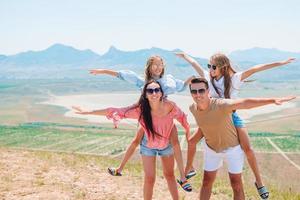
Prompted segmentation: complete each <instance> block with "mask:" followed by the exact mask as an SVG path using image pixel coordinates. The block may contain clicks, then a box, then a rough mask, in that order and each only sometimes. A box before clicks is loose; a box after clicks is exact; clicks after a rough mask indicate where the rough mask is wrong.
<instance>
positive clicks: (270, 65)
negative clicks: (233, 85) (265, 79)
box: [241, 58, 295, 81]
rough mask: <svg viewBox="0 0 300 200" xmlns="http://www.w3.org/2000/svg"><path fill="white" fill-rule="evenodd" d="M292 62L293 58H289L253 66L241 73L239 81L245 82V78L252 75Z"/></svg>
mask: <svg viewBox="0 0 300 200" xmlns="http://www.w3.org/2000/svg"><path fill="white" fill-rule="evenodd" d="M293 61H295V58H289V59H287V60H284V61H279V62H273V63H267V64H260V65H255V66H253V67H251V68H250V69H248V70H246V71H244V72H243V73H242V77H241V80H242V81H243V80H245V79H246V78H248V77H249V76H251V75H252V74H254V73H257V72H261V71H264V70H267V69H272V68H274V67H279V66H282V65H286V64H289V63H291V62H293Z"/></svg>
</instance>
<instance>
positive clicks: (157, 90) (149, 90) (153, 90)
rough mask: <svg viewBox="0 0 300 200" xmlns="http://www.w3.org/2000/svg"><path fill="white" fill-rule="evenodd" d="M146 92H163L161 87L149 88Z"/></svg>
mask: <svg viewBox="0 0 300 200" xmlns="http://www.w3.org/2000/svg"><path fill="white" fill-rule="evenodd" d="M146 92H147V93H148V94H153V93H154V92H155V93H159V92H161V89H160V88H147V89H146Z"/></svg>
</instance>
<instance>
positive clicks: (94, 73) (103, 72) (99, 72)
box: [90, 69, 118, 77]
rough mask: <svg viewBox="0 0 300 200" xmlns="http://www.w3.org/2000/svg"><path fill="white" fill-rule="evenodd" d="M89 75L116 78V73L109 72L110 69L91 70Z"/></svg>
mask: <svg viewBox="0 0 300 200" xmlns="http://www.w3.org/2000/svg"><path fill="white" fill-rule="evenodd" d="M90 74H93V75H98V74H106V75H110V76H115V77H117V76H118V72H116V71H114V70H110V69H91V70H90Z"/></svg>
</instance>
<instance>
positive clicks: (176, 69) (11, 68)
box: [0, 44, 300, 80]
mask: <svg viewBox="0 0 300 200" xmlns="http://www.w3.org/2000/svg"><path fill="white" fill-rule="evenodd" d="M175 52H181V50H180V49H174V50H165V49H161V48H155V47H153V48H150V49H141V50H136V51H122V50H119V49H117V48H116V47H114V46H111V47H110V48H109V50H108V51H107V52H106V53H105V54H103V55H99V54H97V53H95V52H93V51H91V50H78V49H76V48H74V47H71V46H67V45H63V44H54V45H52V46H50V47H49V48H47V49H45V50H41V51H27V52H22V53H18V54H16V55H11V56H6V55H0V78H4V79H19V78H22V79H31V78H41V79H43V78H53V79H55V78H87V77H89V76H90V75H89V74H88V72H87V70H88V69H93V68H109V69H114V70H120V69H129V70H133V71H135V72H137V73H140V74H142V73H143V70H144V65H145V63H146V60H147V58H148V57H149V56H151V55H160V56H162V57H163V58H164V60H165V61H166V65H167V73H170V74H172V75H174V76H178V78H180V79H185V78H186V77H188V76H190V75H192V74H195V71H194V70H193V69H192V67H190V66H189V64H188V63H186V62H185V61H184V60H182V59H180V58H178V57H176V56H175V55H174V53H175ZM0 53H1V52H0ZM228 56H229V57H230V59H231V60H232V61H233V63H234V64H236V65H237V66H238V69H239V70H243V69H246V68H248V67H250V66H253V65H256V64H260V63H268V62H273V61H279V60H284V59H287V58H289V57H295V58H296V59H297V61H296V62H294V63H292V64H290V65H288V66H286V67H281V68H278V69H274V70H271V71H267V72H263V73H264V74H263V75H259V76H261V77H263V78H265V79H267V78H266V77H268V79H269V78H270V75H271V76H272V78H274V79H279V80H294V79H296V80H297V79H299V78H298V77H299V75H300V62H299V60H300V53H296V52H287V51H281V50H278V49H271V48H258V47H255V48H251V49H246V50H237V51H234V52H232V53H230V54H229V55H228ZM194 58H195V59H196V60H197V61H198V62H199V63H200V64H201V65H203V66H206V64H207V62H208V60H207V59H206V58H203V57H194Z"/></svg>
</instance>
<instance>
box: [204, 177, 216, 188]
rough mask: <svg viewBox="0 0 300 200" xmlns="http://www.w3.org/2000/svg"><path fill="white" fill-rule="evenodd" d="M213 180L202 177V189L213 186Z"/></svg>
mask: <svg viewBox="0 0 300 200" xmlns="http://www.w3.org/2000/svg"><path fill="white" fill-rule="evenodd" d="M213 182H214V179H212V178H210V177H204V178H203V181H202V187H204V188H211V187H212V185H213Z"/></svg>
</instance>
